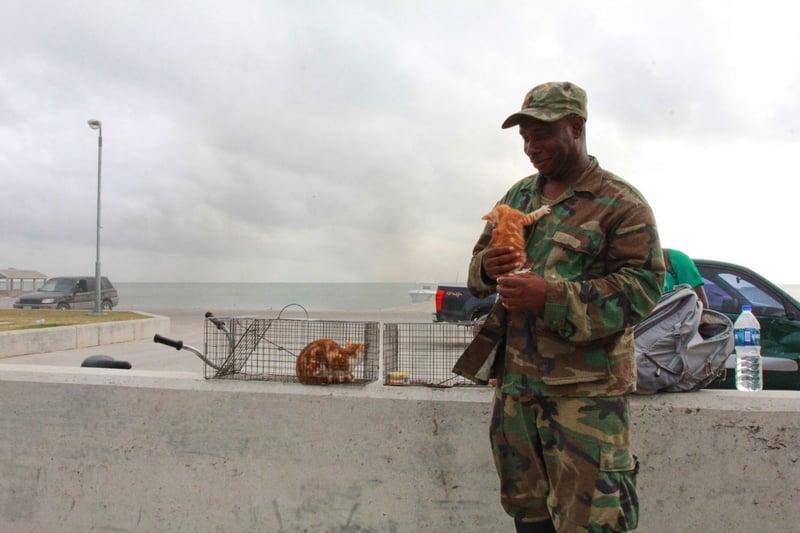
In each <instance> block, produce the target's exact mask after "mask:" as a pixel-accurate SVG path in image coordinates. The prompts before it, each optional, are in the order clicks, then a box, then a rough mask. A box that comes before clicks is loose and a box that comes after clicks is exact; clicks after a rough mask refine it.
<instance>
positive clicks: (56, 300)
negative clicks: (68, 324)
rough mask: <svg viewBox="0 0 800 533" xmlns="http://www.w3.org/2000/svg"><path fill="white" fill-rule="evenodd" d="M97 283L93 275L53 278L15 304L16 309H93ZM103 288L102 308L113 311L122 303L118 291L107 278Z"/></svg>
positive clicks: (101, 295) (103, 280)
mask: <svg viewBox="0 0 800 533" xmlns="http://www.w3.org/2000/svg"><path fill="white" fill-rule="evenodd" d="M94 282H95V278H94V277H93V276H65V277H59V278H50V279H48V280H47V281H46V282H45V283H44V285H42V286H41V287H40V288H39V290H38V291H36V292H30V293H28V294H23V295H22V296H20V297H19V298H18V299H17V301H16V302H14V309H94V304H95V291H94V287H95V283H94ZM100 287H101V288H102V291H101V294H100V306H101V308H102V309H103V310H104V311H110V310H111V309H112V308H113V307H116V305H117V304H119V296H118V295H117V289H115V288H114V286H113V285H111V282H110V281H108V278H106V277H105V276H104V277H102V278H101V282H100Z"/></svg>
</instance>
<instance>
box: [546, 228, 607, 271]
mask: <svg viewBox="0 0 800 533" xmlns="http://www.w3.org/2000/svg"><path fill="white" fill-rule="evenodd" d="M551 242H552V243H553V246H552V249H551V251H550V254H549V255H548V257H547V262H546V267H545V270H546V274H545V275H546V276H548V277H550V278H551V279H562V280H576V279H588V278H591V277H594V276H597V275H602V274H603V273H602V272H601V271H600V270H602V269H598V268H597V267H598V266H601V265H599V264H598V262H597V261H596V259H597V256H598V255H600V253H601V251H602V249H603V242H604V239H603V235H602V234H600V233H597V232H595V231H591V230H584V229H581V228H569V227H564V226H563V225H562V226H560V227H558V228H557V229H556V230H555V232H554V233H553V236H552V237H551ZM595 270H598V271H597V272H595Z"/></svg>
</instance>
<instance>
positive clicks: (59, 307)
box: [56, 302, 69, 311]
mask: <svg viewBox="0 0 800 533" xmlns="http://www.w3.org/2000/svg"><path fill="white" fill-rule="evenodd" d="M56 309H60V310H62V311H66V310H67V309H69V304H66V303H64V302H61V303H60V304H58V305H57V306H56Z"/></svg>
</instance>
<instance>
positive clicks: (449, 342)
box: [383, 322, 479, 387]
mask: <svg viewBox="0 0 800 533" xmlns="http://www.w3.org/2000/svg"><path fill="white" fill-rule="evenodd" d="M472 338H473V324H472V323H471V322H468V323H461V324H454V323H448V322H440V323H430V324H428V323H387V324H384V327H383V365H384V384H386V385H429V386H436V387H452V386H456V385H458V386H464V385H468V386H479V385H477V384H475V383H473V382H472V381H469V380H468V379H466V378H463V377H461V376H458V375H456V374H453V372H452V368H453V365H454V364H455V362H456V360H458V358H459V357H460V356H461V354H462V353H463V351H464V349H465V348H466V347H467V345H468V344H469V343H470V342H472Z"/></svg>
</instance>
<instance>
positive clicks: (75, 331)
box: [0, 311, 170, 359]
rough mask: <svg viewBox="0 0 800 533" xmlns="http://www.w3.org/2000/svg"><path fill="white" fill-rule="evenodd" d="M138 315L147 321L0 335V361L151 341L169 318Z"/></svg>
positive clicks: (59, 327) (84, 325)
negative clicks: (24, 356) (8, 358)
mask: <svg viewBox="0 0 800 533" xmlns="http://www.w3.org/2000/svg"><path fill="white" fill-rule="evenodd" d="M137 312H138V311H137ZM142 314H143V315H146V316H148V317H150V318H143V319H137V320H123V321H120V322H103V323H99V324H81V325H75V326H58V327H54V328H45V329H37V330H21V331H6V332H2V333H0V359H2V358H6V357H14V356H17V355H30V354H37V353H49V352H59V351H62V350H74V349H76V348H90V347H92V346H102V345H105V344H115V343H119V342H131V341H137V340H143V339H149V338H152V337H153V335H155V333H156V332H159V331H160V332H162V333H163V332H165V331H169V328H170V319H169V317H166V316H159V315H151V314H149V313H142Z"/></svg>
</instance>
